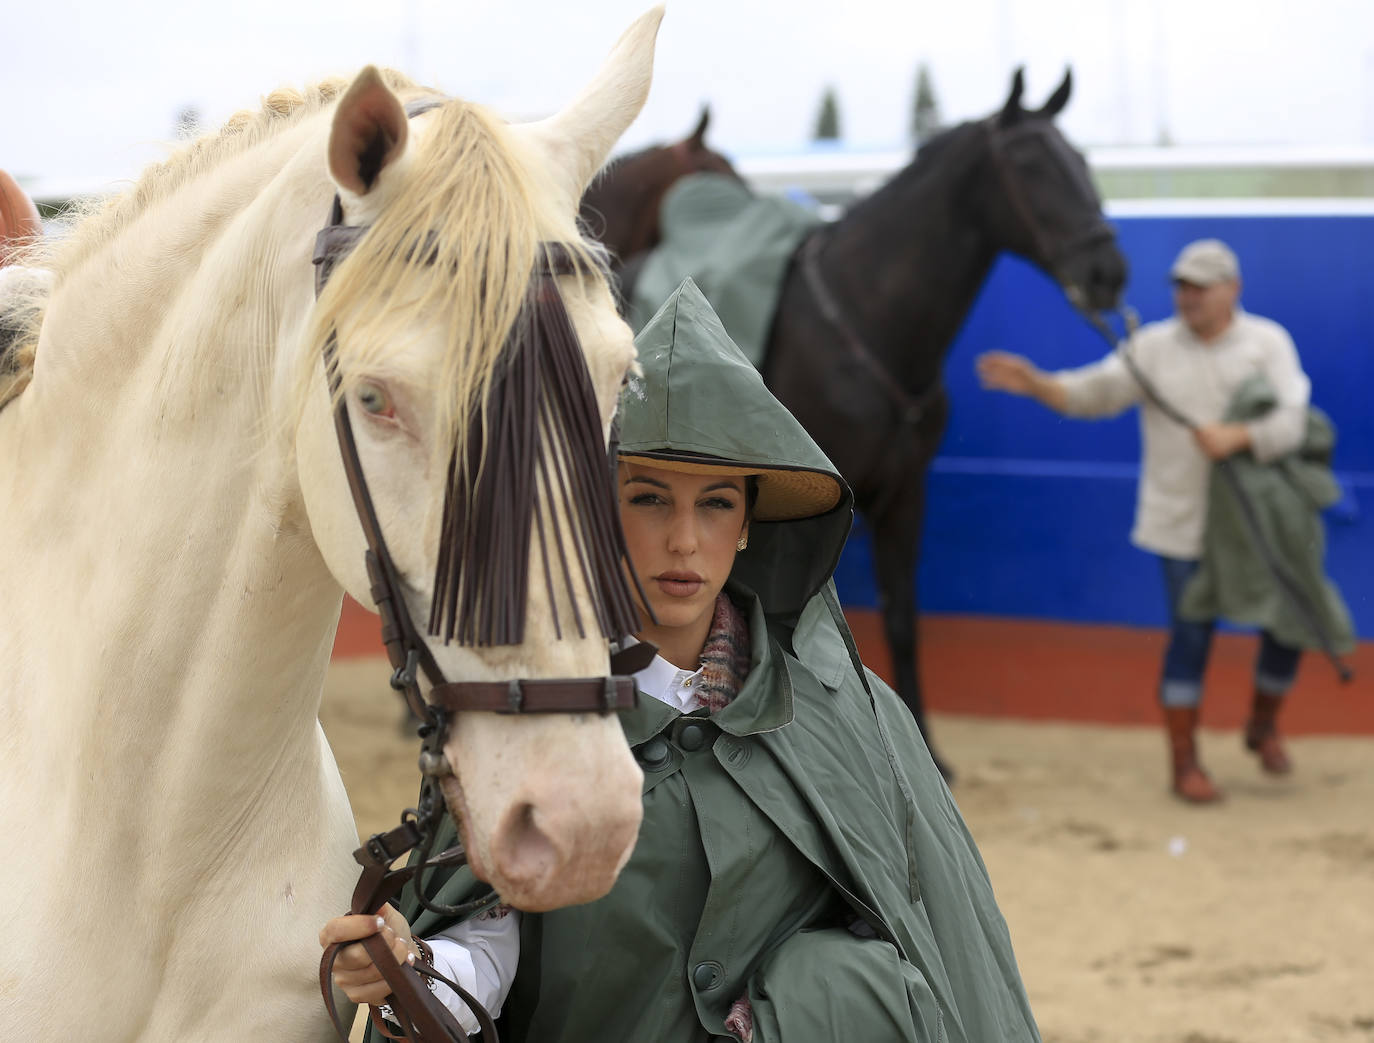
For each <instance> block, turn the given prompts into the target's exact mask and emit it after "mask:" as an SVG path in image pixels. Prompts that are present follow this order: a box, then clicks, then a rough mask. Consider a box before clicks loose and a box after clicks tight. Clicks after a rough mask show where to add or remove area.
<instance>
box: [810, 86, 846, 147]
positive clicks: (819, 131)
mask: <svg viewBox="0 0 1374 1043" xmlns="http://www.w3.org/2000/svg"><path fill="white" fill-rule="evenodd" d="M812 138H813V139H814V140H816V141H838V140H839V138H840V103H839V101H837V100H836V98H835V88H834V87H826V89H825V94H823V95H822V96H821V111H820V114H819V115H818V116H817V117H816V133H815V134H813V135H812Z"/></svg>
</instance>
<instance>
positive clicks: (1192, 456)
mask: <svg viewBox="0 0 1374 1043" xmlns="http://www.w3.org/2000/svg"><path fill="white" fill-rule="evenodd" d="M1169 275H1170V278H1171V280H1172V281H1173V286H1174V307H1175V309H1176V312H1177V314H1176V315H1175V317H1174V318H1171V319H1166V320H1164V321H1162V322H1155V323H1150V324H1148V325H1146V326H1144V327H1142V328H1141V329H1140V330H1139V331H1138V332H1137V333H1136V334H1135V335H1134V336H1133V337H1132V338H1131V341H1130V344H1129V345H1128V350H1129V351H1130V353H1131V358H1132V359H1133V360H1134V362H1135V364H1136V366H1137V367H1138V369H1139V372H1140V373H1141V374H1143V376H1144V377H1145V379H1146V380H1147V381H1148V382H1149V384H1150V385H1151V386H1152V387H1153V389H1154V390H1155V392H1156V393H1157V394H1158V395H1159V396H1160V398H1161V399H1162V400H1163V401H1164V402H1167V403H1168V404H1169V405H1171V406H1172V407H1173V408H1174V409H1176V410H1178V411H1179V412H1180V413H1182V414H1183V416H1184V417H1186V418H1188V419H1189V420H1190V421H1191V422H1192V424H1193V425H1194V426H1193V427H1192V428H1191V429H1190V428H1188V427H1185V426H1183V425H1182V424H1180V423H1178V422H1177V421H1176V420H1174V419H1171V418H1170V417H1169V416H1167V415H1165V413H1164V412H1163V411H1162V410H1161V409H1160V408H1159V407H1158V405H1157V404H1156V403H1155V402H1153V401H1151V399H1150V398H1149V397H1148V396H1147V395H1146V394H1145V393H1144V391H1143V390H1142V388H1141V385H1140V384H1139V383H1137V381H1136V378H1135V376H1134V375H1133V374H1132V372H1131V369H1130V368H1129V367H1128V365H1127V364H1126V361H1125V360H1124V359H1123V358H1122V357H1121V355H1120V354H1119V353H1115V352H1114V353H1112V354H1111V355H1108V356H1107V357H1106V358H1104V359H1102V360H1101V361H1099V362H1096V363H1094V364H1092V365H1089V366H1084V367H1081V368H1079V369H1072V370H1063V371H1060V372H1057V373H1045V372H1042V371H1041V370H1039V369H1037V368H1036V367H1035V366H1034V365H1032V364H1031V363H1030V362H1029V361H1028V360H1026V359H1024V358H1022V357H1020V356H1018V355H1011V354H1007V353H1005V352H989V353H987V354H985V355H983V356H981V357H980V358H979V359H978V363H977V365H978V374H979V377H980V378H981V380H982V383H983V386H984V387H987V388H991V389H995V390H999V391H1007V392H1010V393H1012V394H1016V395H1026V396H1029V397H1031V398H1034V399H1035V400H1036V401H1038V402H1040V403H1041V404H1043V405H1045V406H1048V407H1049V408H1050V409H1053V410H1055V411H1056V412H1058V413H1062V414H1064V415H1066V416H1073V417H1082V418H1096V417H1106V416H1113V415H1115V414H1117V413H1120V412H1122V411H1124V410H1125V409H1127V408H1129V407H1130V406H1132V405H1136V404H1139V405H1140V409H1141V440H1142V442H1143V446H1144V459H1143V462H1142V465H1141V473H1140V485H1139V491H1138V499H1137V503H1136V518H1135V527H1134V529H1133V530H1132V533H1131V541H1132V542H1133V543H1134V544H1135V545H1136V546H1138V547H1140V548H1142V549H1144V550H1147V551H1151V552H1153V553H1154V554H1156V555H1158V556H1159V559H1160V562H1161V564H1162V566H1163V573H1164V585H1165V592H1166V595H1167V597H1168V602H1169V616H1170V635H1169V644H1168V648H1167V650H1166V652H1165V655H1164V667H1163V673H1162V679H1161V682H1160V687H1159V698H1160V702H1161V704H1162V706H1163V709H1164V719H1165V724H1166V727H1167V730H1168V735H1169V743H1170V750H1171V753H1172V761H1173V790H1174V792H1175V793H1176V794H1177V795H1178V796H1179V797H1180V798H1182V799H1183V800H1186V801H1190V802H1194V803H1203V804H1205V803H1211V802H1213V801H1216V800H1219V799H1220V797H1221V793H1220V791H1219V790H1218V789H1217V787H1216V786H1215V785H1214V784H1213V783H1212V780H1211V779H1210V778H1209V777H1208V776H1207V773H1206V772H1205V771H1204V770H1203V769H1202V767H1201V765H1200V764H1199V762H1198V758H1197V749H1196V744H1195V740H1194V733H1195V731H1196V727H1197V716H1198V705H1199V702H1200V701H1201V696H1202V676H1203V672H1204V670H1205V668H1206V665H1207V656H1208V652H1209V650H1210V647H1211V640H1212V631H1213V628H1214V625H1215V621H1214V620H1206V621H1197V620H1190V619H1185V618H1182V616H1181V615H1180V612H1179V604H1180V600H1181V599H1182V596H1183V591H1184V588H1185V587H1186V586H1187V584H1188V581H1189V580H1190V579H1191V578H1192V576H1193V574H1194V573H1195V572H1196V571H1197V569H1198V564H1199V559H1200V558H1201V557H1202V549H1203V538H1204V532H1205V530H1206V523H1207V503H1208V486H1209V479H1210V476H1211V467H1212V462H1213V461H1218V460H1225V459H1226V458H1227V457H1230V456H1232V455H1234V454H1236V453H1240V452H1243V451H1249V452H1250V453H1252V454H1253V455H1254V457H1255V459H1256V460H1258V461H1259V462H1261V463H1267V462H1269V461H1272V460H1276V459H1278V458H1279V457H1282V456H1284V455H1285V454H1288V453H1291V452H1292V451H1293V450H1295V449H1297V448H1298V446H1299V444H1300V443H1301V442H1302V440H1303V438H1304V435H1305V433H1306V425H1307V405H1308V396H1309V392H1310V384H1309V382H1308V379H1307V376H1306V374H1304V373H1303V371H1302V367H1301V365H1300V363H1299V361H1298V354H1297V351H1296V350H1295V349H1294V347H1293V341H1292V339H1291V338H1290V337H1289V335H1288V333H1287V332H1286V331H1285V330H1284V329H1283V327H1281V326H1279V325H1278V324H1277V323H1275V322H1271V321H1270V320H1268V319H1263V318H1260V317H1258V316H1255V315H1250V314H1248V313H1246V312H1245V311H1244V310H1243V309H1242V308H1240V306H1239V303H1238V302H1239V298H1240V288H1241V284H1240V265H1239V263H1238V262H1237V260H1236V255H1235V254H1234V253H1233V252H1232V251H1231V249H1230V248H1229V247H1228V246H1227V245H1226V244H1225V243H1223V242H1221V241H1220V240H1217V239H1202V240H1198V241H1197V242H1193V243H1189V244H1188V245H1187V246H1185V247H1184V248H1183V250H1182V252H1181V253H1180V254H1179V255H1178V258H1177V260H1176V261H1175V262H1174V265H1173V268H1172V269H1170V272H1169ZM1257 374H1258V375H1260V376H1262V377H1263V378H1264V380H1265V381H1266V382H1267V383H1268V385H1269V387H1270V388H1271V389H1272V391H1273V394H1274V398H1275V400H1276V405H1275V406H1274V408H1273V409H1271V410H1270V411H1269V412H1267V413H1266V414H1265V415H1264V416H1263V417H1261V418H1260V419H1258V420H1254V421H1251V422H1248V423H1229V422H1224V421H1223V417H1225V416H1226V414H1227V412H1228V409H1229V408H1230V407H1231V405H1232V400H1233V398H1234V397H1235V395H1236V392H1237V390H1238V389H1239V388H1240V387H1241V385H1242V384H1244V383H1245V382H1246V381H1247V380H1251V379H1253V378H1254V377H1255V376H1256V375H1257ZM1301 654H1302V653H1301V649H1300V648H1297V647H1292V646H1291V645H1289V644H1284V643H1280V642H1279V641H1278V640H1277V639H1276V638H1275V637H1274V636H1273V634H1271V633H1270V632H1269V631H1268V630H1266V631H1265V632H1264V634H1263V637H1262V638H1261V643H1260V650H1259V656H1258V659H1257V661H1256V664H1255V689H1254V702H1253V704H1252V709H1251V715H1250V721H1249V723H1248V724H1247V726H1246V730H1245V743H1246V746H1247V748H1249V749H1250V750H1252V751H1254V752H1255V753H1257V754H1258V755H1259V759H1260V765H1261V767H1262V768H1263V769H1264V770H1265V771H1266V772H1269V773H1271V774H1275V775H1283V774H1287V773H1288V772H1289V771H1291V763H1290V761H1289V759H1288V756H1287V754H1286V752H1285V751H1284V748H1283V745H1282V743H1281V742H1280V741H1279V737H1278V733H1277V730H1276V725H1275V721H1276V717H1277V714H1278V711H1279V708H1280V706H1281V705H1282V700H1283V697H1284V695H1285V694H1286V693H1287V691H1288V689H1289V688H1290V687H1291V686H1292V683H1293V679H1294V677H1295V675H1296V673H1297V668H1298V660H1299V658H1300V657H1301Z"/></svg>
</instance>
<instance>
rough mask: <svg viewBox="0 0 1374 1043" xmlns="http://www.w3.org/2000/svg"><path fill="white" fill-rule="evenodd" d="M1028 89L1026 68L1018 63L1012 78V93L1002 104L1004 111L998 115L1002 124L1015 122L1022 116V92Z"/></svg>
mask: <svg viewBox="0 0 1374 1043" xmlns="http://www.w3.org/2000/svg"><path fill="white" fill-rule="evenodd" d="M1025 89H1026V70H1025V68H1024V67H1023V66H1020V65H1018V66H1017V67H1016V72H1015V73H1014V74H1013V75H1012V78H1011V93H1010V94H1009V95H1007V103H1006V104H1005V105H1003V106H1002V112H1001V114H1000V115H999V116H998V117H997V122H998V123H1000V124H1002V126H1004V127H1005V126H1007V125H1008V124H1011V123H1015V122H1016V121H1017V120H1019V119H1020V118H1021V112H1022V110H1021V92H1022V91H1024V90H1025Z"/></svg>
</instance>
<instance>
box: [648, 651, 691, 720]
mask: <svg viewBox="0 0 1374 1043" xmlns="http://www.w3.org/2000/svg"><path fill="white" fill-rule="evenodd" d="M700 683H701V667H697V668H696V670H695V671H689V670H683V669H682V668H681V667H677V666H674V665H673V664H672V663H670V662H668V660H666V659H664V658H663V657H662V656H661V655H656V656H654V661H653V662H652V663H650V664H649V665H648V666H646V667H645V668H644V669H643V670H641V671H639V673H637V674H635V684H636V686H638V688H639V690H640V691H641V692H643V693H644V694H645V695H651V696H653V697H654V698H655V699H657V700H658V701H659V702H661V703H667V704H668V705H669V706H671V707H673V709H675V710H681V711H682V712H683V713H691V712H692V711H693V710H695V709H697V708H699V707H700V706H702V705H703V703H702V701H701V697H700V696H699V695H698V692H697V689H698V686H699V685H700Z"/></svg>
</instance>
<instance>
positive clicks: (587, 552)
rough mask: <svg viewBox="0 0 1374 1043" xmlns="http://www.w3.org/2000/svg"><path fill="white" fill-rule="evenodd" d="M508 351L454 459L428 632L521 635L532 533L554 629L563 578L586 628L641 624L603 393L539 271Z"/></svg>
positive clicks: (516, 638) (500, 639) (509, 638)
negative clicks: (599, 395) (629, 578)
mask: <svg viewBox="0 0 1374 1043" xmlns="http://www.w3.org/2000/svg"><path fill="white" fill-rule="evenodd" d="M506 359H507V361H506V364H505V366H504V367H503V369H502V370H501V372H499V373H498V374H497V375H496V376H495V378H494V379H493V381H492V386H491V391H490V393H489V394H488V396H487V399H486V402H485V403H484V406H483V412H482V414H481V415H479V416H477V417H474V418H473V421H472V423H471V424H470V425H469V429H468V437H467V438H466V439H465V440H464V445H463V447H462V450H461V451H462V453H463V462H462V464H461V465H460V463H459V455H458V453H459V451H460V450H459V449H458V448H455V450H454V455H453V457H452V459H451V460H450V462H449V474H448V490H447V495H446V497H445V501H444V515H443V524H442V528H441V531H440V537H439V538H440V546H439V555H438V562H437V565H436V570H435V578H434V598H433V601H432V602H431V605H430V618H429V632H430V634H431V635H433V636H436V637H441V638H442V639H443V640H444V641H445V642H448V641H453V640H456V641H457V642H458V643H459V644H463V645H470V646H490V645H516V644H520V643H522V642H523V641H524V632H525V611H526V605H527V603H528V595H529V564H530V546H531V539H532V534H535V535H537V540H538V543H537V546H538V551H539V561H540V568H541V572H542V579H543V582H544V586H545V589H546V591H547V593H548V596H549V604H550V607H551V609H552V611H553V614H554V616H553V623H554V629H555V632H556V634H557V636H558V637H560V638H561V637H562V636H563V621H562V620H561V619H560V618H559V615H558V608H557V597H556V596H555V594H556V590H557V588H558V587H559V585H561V586H562V588H563V589H564V590H565V591H566V592H567V595H568V601H569V603H570V604H571V605H572V613H573V619H572V621H571V623H572V626H573V628H574V629H575V630H576V632H577V633H578V635H579V636H581V637H586V636H587V633H588V624H589V623H590V624H591V625H594V626H595V628H596V629H597V630H598V631H599V632H600V633H601V635H602V636H603V637H605V638H607V639H619V638H621V637H623V636H624V635H626V634H630V633H633V632H634V631H635V630H636V629H638V626H639V617H638V614H637V613H636V610H635V605H634V601H633V599H632V598H631V596H630V592H629V589H628V587H627V585H626V581H625V576H624V572H623V571H622V569H621V567H620V563H621V560H622V559H623V557H624V556H625V553H626V552H625V537H624V533H623V532H622V530H621V527H620V515H619V512H618V511H617V510H616V500H615V485H614V481H613V479H612V476H611V471H610V468H609V467H608V465H607V461H606V448H605V444H604V442H603V440H602V431H601V420H600V414H599V412H598V409H597V404H596V393H595V391H594V390H593V388H592V383H591V378H590V376H589V375H588V373H587V366H586V360H585V358H584V357H583V353H582V349H581V346H580V344H579V343H578V339H577V333H576V331H575V330H574V329H573V326H572V322H571V320H570V319H569V318H568V313H567V310H566V309H565V308H564V306H563V299H562V297H561V296H560V294H559V292H558V286H557V284H556V282H555V281H554V279H553V278H552V277H550V276H548V275H538V276H536V278H535V279H533V280H532V282H531V286H530V292H529V295H528V297H527V299H526V304H525V309H524V314H523V315H522V318H521V321H520V322H518V323H517V324H516V327H515V329H514V330H513V331H512V334H511V339H510V341H509V342H508V344H507V350H506ZM565 526H566V531H564V529H565ZM555 558H556V559H557V560H556V561H555V560H554V559H555ZM579 576H580V578H581V582H580V583H579V582H578V577H579ZM588 599H589V604H587V603H588ZM579 604H587V607H588V609H589V611H588V613H587V616H588V618H587V619H584V616H583V611H582V609H581V608H579Z"/></svg>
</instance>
